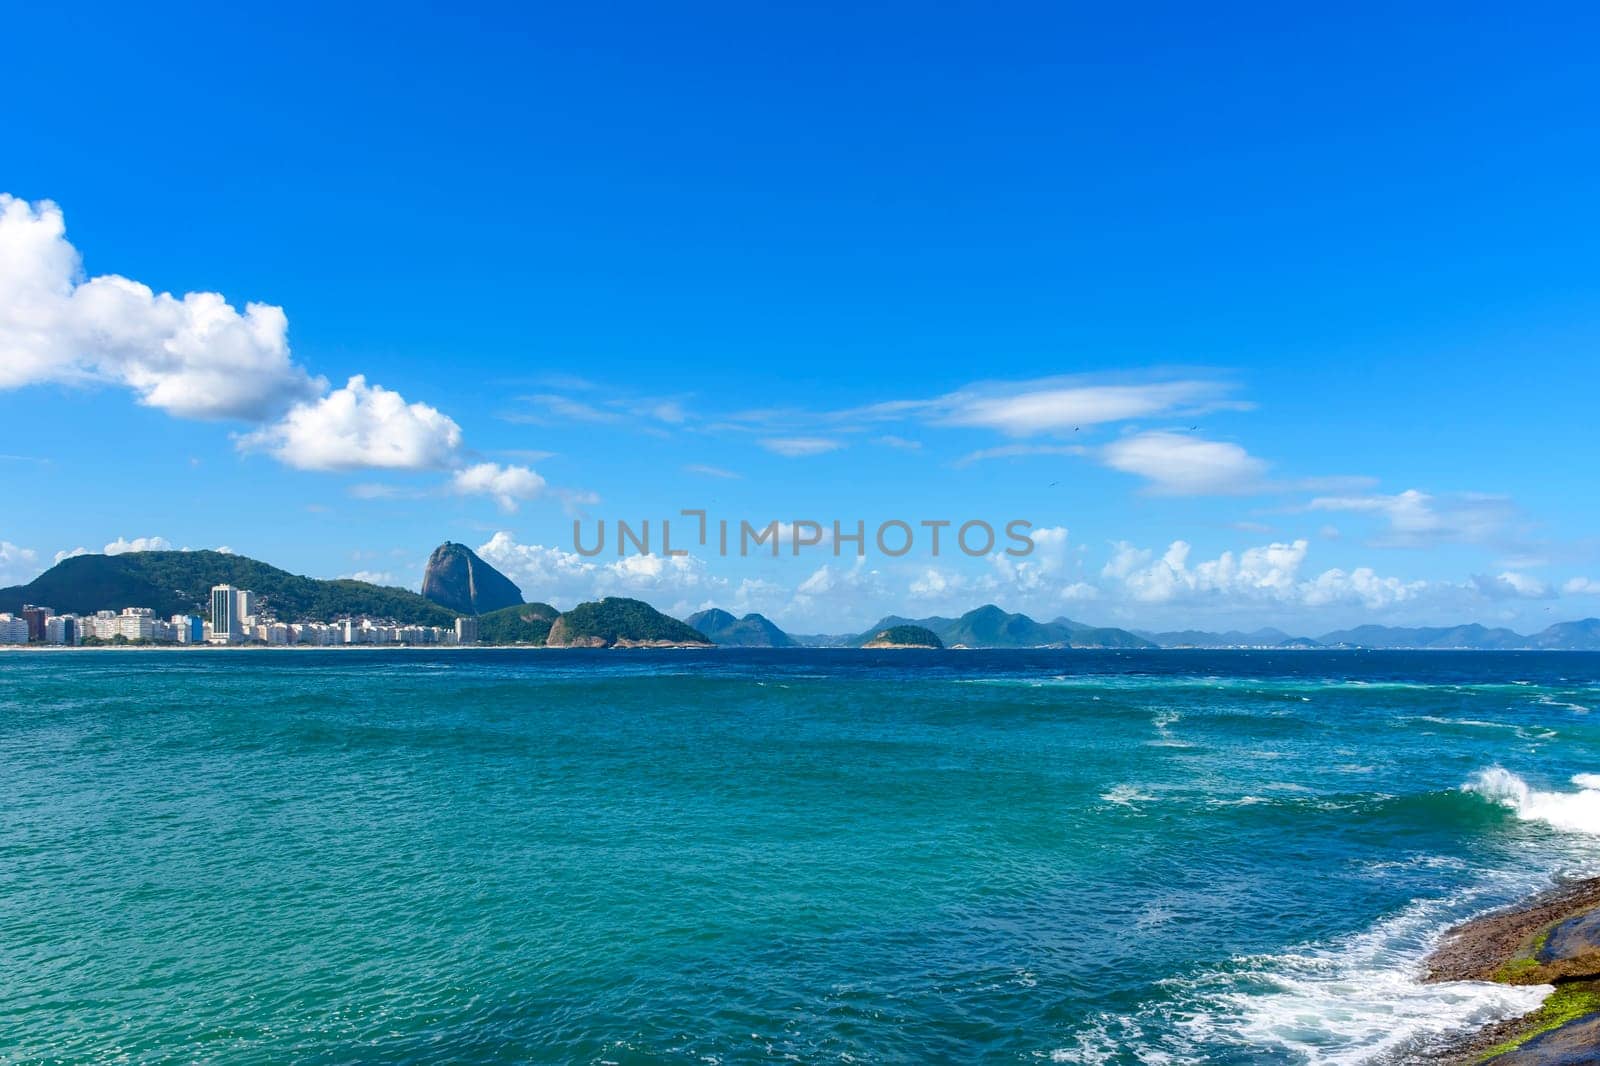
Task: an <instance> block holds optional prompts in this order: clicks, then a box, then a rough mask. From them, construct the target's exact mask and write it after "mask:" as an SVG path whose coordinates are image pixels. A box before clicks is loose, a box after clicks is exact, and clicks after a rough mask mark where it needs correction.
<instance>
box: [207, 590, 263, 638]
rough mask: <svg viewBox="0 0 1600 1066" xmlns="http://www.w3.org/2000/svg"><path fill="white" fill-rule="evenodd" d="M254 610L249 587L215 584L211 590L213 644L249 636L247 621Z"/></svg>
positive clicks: (253, 595) (210, 634)
mask: <svg viewBox="0 0 1600 1066" xmlns="http://www.w3.org/2000/svg"><path fill="white" fill-rule="evenodd" d="M254 611H255V594H254V593H252V592H251V591H250V590H249V589H236V588H234V587H233V586H232V585H217V586H215V587H213V588H212V590H211V632H210V633H209V634H208V635H207V637H206V639H207V640H209V641H210V642H211V643H213V644H237V643H239V642H241V641H245V640H249V639H250V637H251V633H250V629H249V625H250V623H249V622H248V621H247V619H249V617H250V616H251V614H253V613H254Z"/></svg>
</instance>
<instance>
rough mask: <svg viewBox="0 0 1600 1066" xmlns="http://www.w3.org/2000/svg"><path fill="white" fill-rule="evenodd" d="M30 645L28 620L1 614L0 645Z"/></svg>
mask: <svg viewBox="0 0 1600 1066" xmlns="http://www.w3.org/2000/svg"><path fill="white" fill-rule="evenodd" d="M26 643H28V620H27V619H26V618H18V617H17V616H16V615H14V614H0V644H26Z"/></svg>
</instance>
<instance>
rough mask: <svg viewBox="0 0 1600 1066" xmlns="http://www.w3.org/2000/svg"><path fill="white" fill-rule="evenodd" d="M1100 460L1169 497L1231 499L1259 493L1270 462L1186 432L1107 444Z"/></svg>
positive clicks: (1232, 446)
mask: <svg viewBox="0 0 1600 1066" xmlns="http://www.w3.org/2000/svg"><path fill="white" fill-rule="evenodd" d="M1100 457H1101V461H1102V462H1104V463H1105V465H1107V466H1109V467H1111V468H1112V469H1113V470H1120V471H1122V472H1123V473H1126V474H1136V475H1138V476H1139V477H1142V478H1144V479H1145V480H1147V481H1148V482H1149V483H1150V491H1152V492H1156V493H1160V494H1162V495H1167V496H1205V495H1232V494H1238V493H1248V492H1254V491H1257V490H1259V489H1260V488H1261V487H1262V485H1263V479H1264V477H1265V475H1266V472H1267V464H1266V463H1265V462H1263V461H1262V460H1260V459H1257V458H1256V457H1255V456H1253V455H1251V454H1250V453H1249V452H1247V451H1245V450H1244V449H1243V448H1241V447H1239V446H1238V445H1237V444H1229V443H1226V442H1223V441H1211V440H1202V439H1200V438H1199V437H1191V436H1189V435H1187V434H1184V433H1167V432H1151V433H1140V434H1137V435H1136V436H1131V437H1124V438H1123V439H1121V440H1119V441H1114V442H1113V443H1111V444H1108V445H1106V446H1105V448H1103V449H1101V452H1100Z"/></svg>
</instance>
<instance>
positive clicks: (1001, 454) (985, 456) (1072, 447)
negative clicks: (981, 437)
mask: <svg viewBox="0 0 1600 1066" xmlns="http://www.w3.org/2000/svg"><path fill="white" fill-rule="evenodd" d="M1087 450H1088V449H1086V448H1083V447H1080V446H1079V445H1076V444H1002V445H999V446H998V447H994V448H979V449H978V450H977V451H975V452H968V453H967V454H966V455H963V456H962V457H961V458H959V459H957V460H956V465H957V466H971V465H972V464H973V463H981V462H985V461H987V460H989V459H1018V458H1021V457H1023V456H1030V455H1082V454H1084V452H1085V451H1087Z"/></svg>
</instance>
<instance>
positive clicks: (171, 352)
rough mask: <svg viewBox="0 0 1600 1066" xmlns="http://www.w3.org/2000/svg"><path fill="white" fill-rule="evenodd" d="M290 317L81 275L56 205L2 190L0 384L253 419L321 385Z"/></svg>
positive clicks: (180, 412)
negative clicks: (293, 351) (79, 389)
mask: <svg viewBox="0 0 1600 1066" xmlns="http://www.w3.org/2000/svg"><path fill="white" fill-rule="evenodd" d="M288 326H289V323H288V318H287V317H286V316H285V315H284V313H283V309H282V308H280V307H274V306H272V305H270V304H264V303H249V304H246V305H245V309H244V312H243V313H242V314H241V313H240V312H239V311H238V310H237V309H236V308H234V307H233V306H232V305H231V304H229V303H228V301H227V300H226V299H225V298H223V297H222V296H221V295H220V294H218V293H214V292H191V293H186V294H185V295H183V296H181V297H180V296H174V295H172V294H171V293H164V292H163V293H157V292H154V291H153V290H152V289H150V287H149V286H147V285H143V284H140V283H139V282H137V281H133V280H131V279H129V278H125V277H121V276H119V275H116V274H105V275H101V276H99V277H93V278H90V277H85V275H84V271H83V267H82V262H81V259H80V257H79V254H78V251H77V249H76V248H74V247H73V246H72V244H71V243H70V242H68V240H67V239H66V221H65V219H64V217H63V215H62V213H61V209H60V208H59V207H57V206H56V205H55V204H54V203H51V202H50V201H48V200H41V201H39V202H38V203H36V204H30V203H28V202H27V201H25V200H19V199H17V198H15V197H13V196H10V195H7V194H5V193H0V388H18V387H21V386H25V385H34V384H40V383H46V382H65V383H69V384H92V383H111V384H116V385H121V386H123V387H126V388H128V389H131V390H132V391H133V392H134V393H135V394H136V395H137V396H138V398H139V402H140V403H143V404H145V405H147V406H150V407H157V408H160V409H161V410H164V411H167V412H168V413H170V414H173V415H176V416H178V417H180V418H198V419H221V418H236V419H246V420H251V421H259V420H262V419H266V418H270V417H272V416H274V415H276V414H277V413H279V412H280V411H282V410H283V409H284V408H285V407H287V406H288V405H289V404H291V403H293V402H295V401H297V400H302V399H306V398H308V397H310V396H314V395H316V394H317V393H318V392H320V391H321V390H322V388H324V387H325V383H324V382H322V381H320V380H319V379H315V378H313V377H311V376H310V375H309V374H308V373H306V371H305V370H304V369H303V368H301V367H300V366H298V365H296V364H295V363H294V362H293V360H292V359H291V358H290V353H289V342H288Z"/></svg>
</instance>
